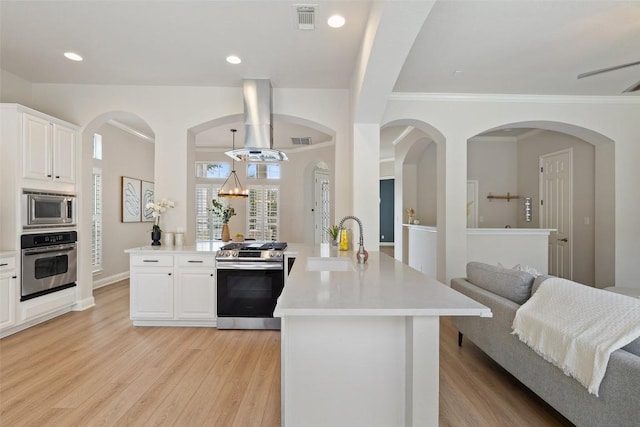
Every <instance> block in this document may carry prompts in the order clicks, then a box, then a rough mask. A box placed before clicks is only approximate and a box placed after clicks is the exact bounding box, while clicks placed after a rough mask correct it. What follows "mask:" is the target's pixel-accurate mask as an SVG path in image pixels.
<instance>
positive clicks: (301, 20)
mask: <svg viewBox="0 0 640 427" xmlns="http://www.w3.org/2000/svg"><path fill="white" fill-rule="evenodd" d="M295 8H296V15H297V18H298V29H299V30H313V29H315V28H316V7H315V6H313V5H297V6H295Z"/></svg>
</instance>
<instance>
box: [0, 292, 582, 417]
mask: <svg viewBox="0 0 640 427" xmlns="http://www.w3.org/2000/svg"><path fill="white" fill-rule="evenodd" d="M95 298H96V307H95V308H92V309H89V310H86V311H83V312H72V313H68V314H65V315H64V316H60V317H58V318H56V319H53V320H51V321H48V322H46V323H43V324H41V325H38V326H35V327H33V328H30V329H28V330H25V331H22V332H20V333H17V334H14V335H12V336H9V337H7V338H4V339H2V340H0V426H3V427H4V426H93V425H101V426H102V425H109V426H110V425H121V426H142V425H144V426H148V425H162V426H225V427H226V426H243V427H244V426H247V427H253V426H279V425H280V336H279V333H278V332H277V331H218V330H216V329H212V328H150V327H133V326H132V325H131V322H130V320H129V287H128V281H123V282H120V283H118V284H115V285H112V286H108V287H106V288H101V289H98V290H96V292H95ZM456 340H457V338H456V332H455V330H454V329H453V327H452V326H451V324H450V322H449V320H448V319H443V321H442V328H441V353H440V355H441V356H440V357H441V359H440V367H441V374H440V425H441V426H562V425H570V423H568V422H567V421H566V420H565V419H564V418H562V417H561V416H560V415H559V414H557V413H556V412H555V411H553V410H552V409H551V408H550V407H549V406H547V405H546V404H545V403H544V402H542V401H541V400H540V399H538V398H537V397H536V396H535V395H533V394H532V393H531V392H530V391H528V390H527V389H526V388H525V387H523V386H521V385H520V384H519V383H518V382H517V381H516V380H515V379H513V378H512V377H511V376H510V375H509V374H507V373H506V372H505V371H504V370H502V369H501V368H500V367H499V366H497V365H496V364H495V363H494V362H492V361H491V360H490V359H489V358H488V357H487V356H485V355H484V353H482V352H481V351H480V350H479V349H478V348H477V347H475V346H474V345H473V344H472V343H470V342H469V341H465V344H464V345H463V347H462V348H459V347H458V346H457V341H456ZM296 427H297V426H296ZM354 427H355V426H354ZM390 427H395V426H390Z"/></svg>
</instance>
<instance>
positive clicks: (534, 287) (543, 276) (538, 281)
mask: <svg viewBox="0 0 640 427" xmlns="http://www.w3.org/2000/svg"><path fill="white" fill-rule="evenodd" d="M550 277H555V276H551V275H549V274H541V275H539V276H538V277H536V279H535V280H534V281H533V285H531V295H533V294H535V293H536V291H537V290H538V288H539V287H540V285H541V284H542V282H544V281H545V280H547V279H548V278H550Z"/></svg>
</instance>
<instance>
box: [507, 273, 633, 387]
mask: <svg viewBox="0 0 640 427" xmlns="http://www.w3.org/2000/svg"><path fill="white" fill-rule="evenodd" d="M512 333H513V334H516V335H517V336H518V337H519V338H520V340H521V341H523V342H524V343H525V344H527V345H528V346H529V347H531V348H532V349H534V350H535V351H536V352H537V353H538V354H540V355H541V356H542V357H543V358H544V359H545V360H547V361H549V362H551V363H553V364H554V365H556V366H558V367H559V368H560V369H562V370H563V372H564V373H565V374H567V375H570V376H572V377H573V378H575V379H576V380H578V381H579V382H580V384H582V385H583V386H585V387H586V388H587V390H589V393H592V394H595V395H596V396H597V395H598V389H599V388H600V382H601V381H602V378H603V377H604V374H605V371H606V369H607V363H608V362H609V356H610V355H611V353H613V352H614V351H615V350H617V349H619V348H622V347H624V346H625V345H627V344H629V343H630V342H631V341H633V340H635V339H636V338H638V337H639V336H640V299H636V298H631V297H628V296H624V295H620V294H616V293H613V292H608V291H603V290H600V289H595V288H591V287H588V286H585V285H582V284H579V283H576V282H572V281H570V280H566V279H560V278H555V277H552V278H549V279H547V280H545V281H544V282H542V284H541V285H540V287H539V288H538V291H537V292H536V293H535V294H533V295H532V296H531V298H530V299H529V300H528V301H527V302H525V303H524V304H523V305H522V306H521V307H520V308H519V309H518V311H517V312H516V317H515V318H514V319H513V332H512Z"/></svg>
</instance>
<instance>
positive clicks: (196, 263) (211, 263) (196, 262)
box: [177, 254, 216, 267]
mask: <svg viewBox="0 0 640 427" xmlns="http://www.w3.org/2000/svg"><path fill="white" fill-rule="evenodd" d="M177 258H178V266H180V267H215V265H216V260H215V256H214V255H213V254H209V255H179V256H178V257H177Z"/></svg>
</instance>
